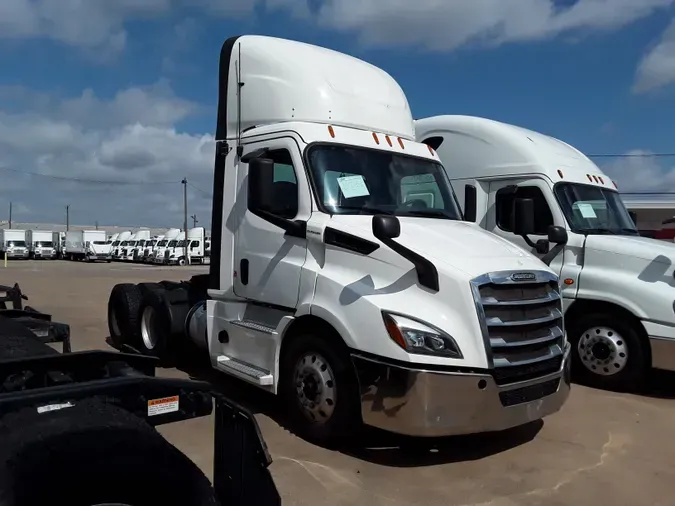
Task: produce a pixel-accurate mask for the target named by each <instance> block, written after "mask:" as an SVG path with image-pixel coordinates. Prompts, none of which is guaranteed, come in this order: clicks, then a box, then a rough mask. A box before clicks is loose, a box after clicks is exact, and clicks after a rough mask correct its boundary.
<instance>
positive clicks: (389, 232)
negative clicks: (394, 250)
mask: <svg viewBox="0 0 675 506" xmlns="http://www.w3.org/2000/svg"><path fill="white" fill-rule="evenodd" d="M373 235H374V236H375V237H377V238H378V239H379V240H380V241H382V242H385V240H386V239H396V238H397V237H398V236H399V235H401V222H400V221H398V218H397V217H396V216H390V215H383V214H378V215H376V216H373Z"/></svg>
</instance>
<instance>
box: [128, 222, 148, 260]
mask: <svg viewBox="0 0 675 506" xmlns="http://www.w3.org/2000/svg"><path fill="white" fill-rule="evenodd" d="M147 242H150V230H148V229H142V230H139V231H137V232H136V245H135V246H134V247H133V248H131V258H128V257H127V260H131V261H133V262H140V261H142V259H143V251H144V250H145V244H146V243H147Z"/></svg>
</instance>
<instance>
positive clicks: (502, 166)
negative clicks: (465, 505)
mask: <svg viewBox="0 0 675 506" xmlns="http://www.w3.org/2000/svg"><path fill="white" fill-rule="evenodd" d="M415 129H416V135H417V139H418V140H419V141H420V142H424V143H425V144H428V145H429V146H430V147H431V148H433V149H434V150H436V151H437V152H438V155H439V156H440V158H441V160H442V161H443V163H444V165H445V168H446V170H447V172H448V175H449V176H450V178H451V180H452V184H453V186H454V187H455V189H456V190H457V191H458V193H459V194H460V195H462V196H463V198H462V199H461V200H462V202H463V203H462V205H463V208H464V214H465V217H466V218H467V219H468V220H469V221H472V222H474V221H475V222H476V223H478V224H479V225H480V226H481V227H482V228H484V229H485V230H488V231H490V232H492V233H494V234H496V235H498V236H500V237H503V238H504V239H507V240H509V241H510V242H512V243H514V244H517V245H518V246H520V247H523V248H525V249H527V250H530V251H532V253H534V254H536V255H538V256H540V257H541V258H542V259H543V260H544V262H545V263H547V264H549V265H550V266H551V268H553V270H554V271H555V272H556V273H557V274H558V275H559V276H560V279H561V280H562V282H561V287H562V295H563V307H564V310H565V323H566V328H567V335H568V338H569V340H570V342H571V344H572V356H573V363H574V365H573V370H574V371H575V374H577V375H578V377H579V378H581V379H583V380H584V381H585V382H586V383H589V384H591V385H593V386H596V387H601V388H608V389H619V390H630V389H635V388H637V387H639V386H640V385H642V384H643V383H644V380H645V378H646V377H647V373H648V372H649V370H650V368H651V367H654V368H660V369H667V370H671V371H672V370H675V312H674V311H673V307H674V306H673V301H674V300H675V298H674V297H673V296H672V293H673V292H672V291H673V286H675V281H673V277H674V276H675V244H672V243H667V242H664V241H658V240H655V239H649V238H646V237H639V234H638V231H637V230H636V227H635V223H634V222H633V220H632V219H631V216H630V215H629V212H628V210H627V209H626V207H625V205H624V203H623V201H622V200H621V196H620V195H619V192H618V190H617V188H616V185H615V184H614V183H613V182H612V180H611V178H610V177H609V176H607V175H606V174H604V173H603V172H602V171H601V170H600V168H599V167H598V166H597V165H596V164H594V163H593V162H592V161H591V160H590V159H589V158H588V157H586V156H585V155H584V154H583V153H581V152H580V151H579V150H577V149H575V148H574V147H572V146H570V145H569V144H567V143H565V142H563V141H560V140H558V139H555V138H553V137H549V136H547V135H543V134H540V133H537V132H534V131H531V130H527V129H524V128H520V127H517V126H514V125H508V124H505V123H501V122H497V121H493V120H490V119H486V118H477V117H469V116H436V117H432V118H425V119H421V120H418V121H416V123H415ZM417 198H420V199H424V200H425V201H426V202H427V204H433V199H434V198H435V196H434V195H432V194H431V193H429V192H426V193H425V194H424V195H419V196H418V197H417ZM524 202H529V205H530V206H531V207H533V209H534V215H533V218H534V221H533V223H532V224H531V226H529V227H528V228H529V230H524V229H523V227H522V224H520V223H519V222H518V221H517V220H518V217H517V209H518V206H521V205H523V203H524ZM562 232H564V233H562Z"/></svg>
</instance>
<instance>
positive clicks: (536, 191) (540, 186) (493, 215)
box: [486, 178, 583, 298]
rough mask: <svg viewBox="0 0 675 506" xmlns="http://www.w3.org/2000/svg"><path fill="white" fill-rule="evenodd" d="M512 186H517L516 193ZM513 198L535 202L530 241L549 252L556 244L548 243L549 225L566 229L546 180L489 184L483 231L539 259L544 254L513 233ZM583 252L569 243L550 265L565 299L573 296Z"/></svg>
mask: <svg viewBox="0 0 675 506" xmlns="http://www.w3.org/2000/svg"><path fill="white" fill-rule="evenodd" d="M514 186H516V189H515V191H514V188H513V187H514ZM516 198H529V199H532V200H533V202H534V224H535V230H536V233H535V234H533V235H530V236H529V239H530V240H531V241H532V242H533V243H535V244H536V243H537V242H538V241H542V242H544V244H546V245H547V246H548V249H549V250H550V249H551V248H553V247H554V246H555V244H553V243H550V242H548V228H549V226H551V225H557V226H560V227H563V228H565V229H567V228H568V227H567V224H566V222H565V218H564V216H563V214H562V211H561V210H560V207H559V206H558V203H557V201H556V200H555V196H554V195H553V192H552V191H551V188H550V186H549V185H548V184H547V182H546V181H544V180H542V179H538V178H520V179H506V180H499V181H491V182H490V186H489V195H488V213H487V216H486V229H487V230H489V231H490V232H493V233H494V234H497V235H499V236H501V237H504V238H505V239H507V240H508V241H510V242H512V243H514V244H516V245H518V246H520V247H521V248H523V249H525V250H527V251H529V252H531V253H532V254H534V255H536V256H538V257H539V258H542V257H543V256H544V255H545V253H542V252H538V251H537V249H536V248H533V247H531V246H530V245H528V244H527V242H526V241H525V239H523V238H522V237H520V236H517V235H515V234H514V233H513V232H512V223H511V218H512V213H513V202H514V199H516ZM571 239H573V238H571ZM582 252H583V247H582V246H581V247H578V246H577V245H575V244H572V243H568V244H567V245H566V246H565V248H564V249H563V251H562V252H561V253H558V255H557V256H556V257H555V258H554V259H553V261H552V262H551V264H550V267H551V269H553V271H555V273H556V274H558V276H559V277H560V283H561V289H562V293H563V296H564V297H569V298H573V297H575V296H576V289H577V284H578V281H579V274H580V273H581V268H582V262H583V255H582ZM565 280H567V281H565Z"/></svg>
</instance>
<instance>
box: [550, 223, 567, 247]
mask: <svg viewBox="0 0 675 506" xmlns="http://www.w3.org/2000/svg"><path fill="white" fill-rule="evenodd" d="M548 241H549V242H552V243H554V244H567V230H565V229H564V228H563V227H558V226H556V225H551V226H550V227H548Z"/></svg>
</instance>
